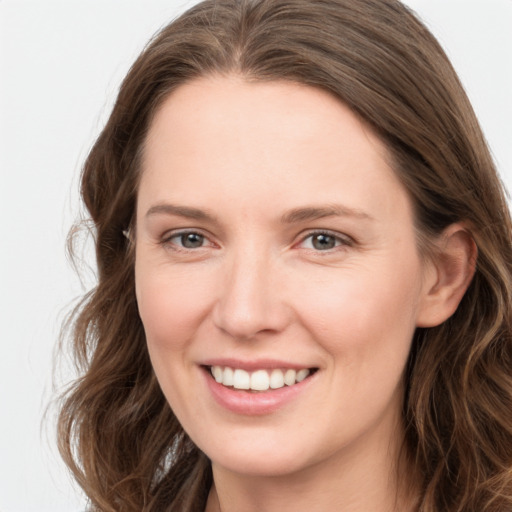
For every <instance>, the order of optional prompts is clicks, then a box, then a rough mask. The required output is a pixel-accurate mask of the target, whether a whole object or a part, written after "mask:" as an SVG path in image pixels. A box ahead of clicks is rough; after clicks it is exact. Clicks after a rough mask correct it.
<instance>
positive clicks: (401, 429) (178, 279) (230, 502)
mask: <svg viewBox="0 0 512 512" xmlns="http://www.w3.org/2000/svg"><path fill="white" fill-rule="evenodd" d="M82 197H83V200H84V202H85V204H86V206H87V208H88V211H89V212H90V215H91V217H92V220H93V222H94V226H95V233H96V248H97V263H98V280H99V281H98V286H97V288H96V289H95V290H94V291H93V292H91V294H90V295H88V296H87V297H86V298H85V299H84V302H83V304H82V305H81V306H80V307H79V308H78V309H77V311H76V312H75V317H74V331H73V343H74V345H73V349H74V353H75V356H76V358H77V361H78V363H79V364H80V365H81V367H82V368H83V376H82V377H81V378H80V380H79V381H78V382H77V383H76V384H75V385H74V387H73V388H72V389H71V390H70V391H69V393H68V394H67V396H66V398H65V401H64V403H63V406H62V411H61V416H60V425H59V426H60V429H59V433H60V446H61V451H62V453H63V456H64V458H65V460H66V462H67V463H68V465H69V466H70V468H71V469H72V471H73V473H74V475H75V477H76V479H77V480H78V482H79V483H80V485H81V486H82V488H83V489H84V491H85V492H86V494H87V496H88V497H89V498H90V501H91V509H92V510H102V511H120V510H122V511H132V510H133V511H136V510H137V511H140V510H147V511H161V510H176V511H178V510H179V511H192V510H193V511H203V510H206V511H208V512H211V511H222V512H229V511H233V510H244V511H252V510H265V511H268V512H272V511H274V510H281V511H283V510H284V511H286V510H308V511H312V510H321V511H326V510H345V511H363V510H364V511H368V510H372V511H390V510H397V511H418V510H419V511H422V512H426V511H429V512H433V511H443V512H444V511H454V512H455V511H479V512H480V511H486V512H490V511H498V510H499V511H505V510H512V472H511V467H512V432H511V431H512V383H511V378H510V367H511V363H510V361H511V356H512V353H511V352H512V344H511V340H510V332H511V331H510V329H511V327H510V311H511V307H510V306H511V304H510V291H509V290H510V289H511V287H510V280H511V262H512V259H511V230H510V228H511V224H510V216H509V212H508V209H507V205H506V202H505V199H504V194H503V191H502V188H501V185H500V182H499V179H498V177H497V175H496V172H495V169H494V166H493V163H492V159H491V157H490V155H489V151H488V149H487V147H486V144H485V141H484V138H483V136H482V134H481V131H480V129H479V127H478V123H477V121H476V119H475V116H474V113H473V111H472V109H471V106H470V105H469V102H468V100H467V98H466V96H465V94H464V92H463V90H462V87H461V85H460V83H459V81H458V79H457V77H456V75H455V72H454V71H453V69H452V67H451V65H450V64H449V62H448V60H447V58H446V56H445V55H444V53H443V51H442V50H441V48H440V47H439V45H438V43H437V42H436V41H435V40H434V38H433V37H432V35H431V34H430V33H429V32H428V31H427V29H426V28H425V27H424V26H423V25H422V24H421V23H420V22H419V21H418V20H417V19H416V18H415V17H414V16H413V15H412V14H411V13H410V12H409V11H408V10H407V8H405V7H404V6H403V5H402V4H401V3H400V2H398V1H396V0H360V1H358V2H353V1H351V0H319V1H315V2H310V1H306V0H284V1H280V2H275V1H273V0H243V1H240V0H217V1H215V0H210V1H206V2H202V3H201V4H199V5H197V6H196V7H194V8H192V9H191V10H190V11H188V12H187V13H185V14H184V15H183V16H182V17H181V18H179V19H178V20H176V21H175V22H173V23H172V24H171V25H169V26H168V27H166V28H165V29H164V30H162V32H161V33H160V34H159V35H158V36H157V37H156V38H155V39H154V40H153V41H152V42H151V43H150V44H149V46H148V47H147V48H146V49H145V51H144V52H143V53H142V55H141V56H140V57H139V58H138V60H137V61H136V62H135V64H134V65H133V67H132V69H131V70H130V72H129V73H128V76H127V77H126V79H125V81H124V83H123V85H122V87H121V90H120V93H119V97H118V99H117V102H116V105H115V107H114V110H113V112H112V115H111V117H110V119H109V121H108V123H107V125H106V127H105V129H104V131H103V132H102V134H101V135H100V137H99V139H98V141H97V142H96V144H95V145H94V147H93V149H92V151H91V153H90V155H89V157H88V159H87V161H86V164H85V168H84V172H83V178H82Z"/></svg>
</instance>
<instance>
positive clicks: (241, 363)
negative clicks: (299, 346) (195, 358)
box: [200, 358, 316, 372]
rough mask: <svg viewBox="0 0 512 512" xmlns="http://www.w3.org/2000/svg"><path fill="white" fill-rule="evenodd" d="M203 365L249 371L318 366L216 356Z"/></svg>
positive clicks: (202, 363) (273, 360) (203, 362)
mask: <svg viewBox="0 0 512 512" xmlns="http://www.w3.org/2000/svg"><path fill="white" fill-rule="evenodd" d="M200 365H201V366H229V367H230V368H239V369H241V370H245V371H248V372H251V371H255V370H274V369H278V368H279V369H292V370H297V369H301V368H316V366H315V365H309V364H303V363H294V362H290V361H282V360H278V359H254V360H251V361H247V360H241V359H233V358H214V359H206V360H204V361H202V362H201V363H200Z"/></svg>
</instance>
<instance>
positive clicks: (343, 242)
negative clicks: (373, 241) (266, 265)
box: [160, 230, 354, 254]
mask: <svg viewBox="0 0 512 512" xmlns="http://www.w3.org/2000/svg"><path fill="white" fill-rule="evenodd" d="M187 235H196V236H199V237H201V238H202V242H203V245H200V246H198V247H194V248H190V247H184V246H183V244H182V243H181V244H178V243H176V242H173V241H172V240H173V239H176V238H181V241H183V237H184V236H187ZM319 236H325V237H328V238H332V239H334V242H335V245H334V247H332V248H328V249H326V250H321V249H316V248H315V247H304V249H306V250H308V251H311V252H315V253H328V254H330V253H332V252H333V251H336V250H340V248H347V247H352V246H353V245H354V240H353V239H352V238H351V237H349V236H347V235H340V234H339V233H334V232H332V231H329V230H317V231H311V232H308V233H307V234H306V235H304V236H303V237H302V238H301V239H300V241H299V243H298V244H295V246H300V245H303V244H304V243H305V242H306V241H307V240H308V239H311V240H313V239H314V237H319ZM208 241H209V238H208V236H207V235H205V234H203V233H202V232H201V231H198V230H183V231H178V232H172V233H170V234H168V235H167V236H164V237H163V238H162V240H161V242H160V244H161V245H163V246H165V247H170V248H171V249H172V250H173V251H186V252H189V251H196V250H197V249H203V248H205V247H208V244H206V245H204V242H208ZM312 244H313V242H311V245H312ZM209 245H210V246H213V245H214V244H213V243H212V242H210V244H209Z"/></svg>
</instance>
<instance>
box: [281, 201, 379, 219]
mask: <svg viewBox="0 0 512 512" xmlns="http://www.w3.org/2000/svg"><path fill="white" fill-rule="evenodd" d="M325 217H354V218H356V219H363V220H373V217H372V216H371V215H369V214H368V213H366V212H364V211H363V210H358V209H356V208H349V207H347V206H342V205H340V204H330V205H327V206H310V207H305V208H294V209H293V210H290V211H289V212H286V213H285V214H284V215H283V216H282V217H281V222H282V223H283V224H294V223H298V222H305V221H312V220H317V219H323V218H325Z"/></svg>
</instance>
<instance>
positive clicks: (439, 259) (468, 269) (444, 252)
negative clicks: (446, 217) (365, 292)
mask: <svg viewBox="0 0 512 512" xmlns="http://www.w3.org/2000/svg"><path fill="white" fill-rule="evenodd" d="M477 256H478V250H477V247H476V244H475V241H474V240H473V237H472V236H471V233H470V232H469V230H468V229H467V228H466V227H465V226H464V225H463V224H461V223H456V224H451V225H450V226H448V227H447V228H446V229H445V230H444V231H443V233H442V234H441V235H440V237H439V239H438V241H437V243H436V245H435V247H434V251H433V256H432V257H430V258H429V260H430V261H428V262H427V263H426V267H428V268H426V269H425V270H426V272H425V277H424V283H423V284H424V287H423V294H422V297H421V300H420V304H419V311H418V317H417V321H416V326H417V327H434V326H436V325H439V324H442V323H443V322H444V321H445V320H447V319H448V318H450V317H451V316H452V315H453V313H455V310H456V309H457V307H458V306H459V303H460V301H461V300H462V297H463V296H464V293H465V292H466V290H467V289H468V287H469V285H470V283H471V280H472V279H473V275H474V274H475V268H476V260H477Z"/></svg>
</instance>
